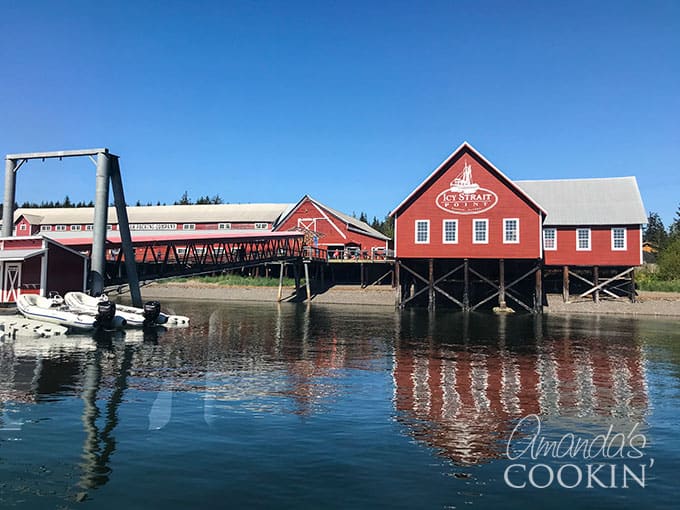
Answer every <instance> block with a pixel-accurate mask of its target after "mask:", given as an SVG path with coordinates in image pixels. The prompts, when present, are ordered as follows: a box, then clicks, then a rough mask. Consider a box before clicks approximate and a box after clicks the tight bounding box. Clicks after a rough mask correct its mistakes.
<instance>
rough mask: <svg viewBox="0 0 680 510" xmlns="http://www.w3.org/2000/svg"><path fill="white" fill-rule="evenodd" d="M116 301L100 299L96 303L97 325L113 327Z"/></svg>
mask: <svg viewBox="0 0 680 510" xmlns="http://www.w3.org/2000/svg"><path fill="white" fill-rule="evenodd" d="M115 317H116V303H114V302H112V301H100V302H99V303H98V304H97V326H99V327H100V328H104V329H113V328H114V327H115V326H116V325H115V324H114V319H115Z"/></svg>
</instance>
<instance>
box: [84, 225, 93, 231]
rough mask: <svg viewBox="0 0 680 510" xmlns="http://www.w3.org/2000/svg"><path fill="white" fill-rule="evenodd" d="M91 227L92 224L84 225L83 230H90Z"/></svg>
mask: <svg viewBox="0 0 680 510" xmlns="http://www.w3.org/2000/svg"><path fill="white" fill-rule="evenodd" d="M93 228H94V227H93V225H85V230H92V229H93Z"/></svg>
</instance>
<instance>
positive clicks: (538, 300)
mask: <svg viewBox="0 0 680 510" xmlns="http://www.w3.org/2000/svg"><path fill="white" fill-rule="evenodd" d="M534 312H535V313H543V271H542V269H541V262H540V260H539V261H538V262H537V267H536V291H535V294H534Z"/></svg>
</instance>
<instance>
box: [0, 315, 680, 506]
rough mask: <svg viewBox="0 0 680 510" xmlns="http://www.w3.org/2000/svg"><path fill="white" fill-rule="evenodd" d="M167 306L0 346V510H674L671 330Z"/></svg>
mask: <svg viewBox="0 0 680 510" xmlns="http://www.w3.org/2000/svg"><path fill="white" fill-rule="evenodd" d="M170 305H171V306H172V307H174V309H175V311H176V312H178V313H182V314H185V315H189V316H191V317H192V319H193V324H192V326H191V327H190V328H188V329H178V330H171V331H166V332H161V333H159V334H157V335H154V334H146V335H144V334H142V333H141V332H137V333H135V332H132V333H127V334H125V335H123V334H118V335H117V336H113V337H108V338H99V339H96V340H95V339H92V338H89V337H69V338H66V339H61V340H40V341H36V340H31V341H26V340H5V341H4V342H3V341H0V508H13V507H22V508H97V509H99V508H121V507H124V508H126V507H127V508H164V509H180V508H181V509H187V508H324V509H326V508H469V507H479V508H522V509H526V508H529V507H536V506H539V507H540V506H544V505H548V504H549V505H550V507H552V508H569V509H573V508H580V507H593V508H616V509H621V508H639V507H645V508H647V507H656V508H677V496H678V489H677V478H678V469H680V432H679V431H678V425H679V422H680V420H679V419H678V415H679V411H678V409H679V408H680V328H679V327H678V326H679V325H680V323H679V322H677V321H676V322H671V321H667V322H666V321H661V320H654V321H652V320H639V319H628V318H602V317H600V318H598V317H579V318H576V317H571V318H562V317H545V318H542V319H537V320H535V319H534V318H532V317H528V316H516V317H495V316H490V315H470V316H467V317H466V316H464V315H462V314H454V313H448V314H444V313H442V314H438V315H437V316H434V317H430V316H428V314H427V312H424V311H406V312H403V313H401V314H400V313H396V312H393V311H392V310H385V309H381V308H375V309H373V308H368V307H356V308H355V307H337V306H335V307H324V306H318V305H314V306H312V307H311V308H308V307H306V306H305V305H291V304H284V305H280V306H278V305H274V304H271V305H270V304H249V305H247V306H243V305H234V304H219V303H200V304H199V303H196V302H192V303H180V302H175V303H170ZM527 415H536V416H538V417H540V418H535V417H534V418H527V419H524V420H522V419H523V417H525V416H527ZM537 419H540V420H541V425H540V426H541V430H540V433H539V432H538V431H537V428H536V427H537V424H538V422H537ZM518 425H519V426H518ZM516 426H518V429H517V431H516V432H515V433H513V430H514V429H515V427H516ZM610 427H611V429H610ZM606 434H609V435H608V436H606ZM616 434H619V436H616ZM565 435H566V436H565ZM598 435H600V439H596V438H597V436H598ZM534 437H536V438H537V440H536V441H538V438H543V439H544V440H547V441H553V442H556V441H559V440H560V439H562V443H561V447H560V448H561V449H560V448H558V449H557V450H554V449H553V450H552V453H550V452H549V454H548V455H544V456H543V457H539V458H536V459H534V458H531V456H530V449H529V446H530V445H531V440H532V438H534ZM565 438H566V439H565ZM631 438H632V439H631ZM509 439H511V444H510V447H509V452H508V440H509ZM574 440H581V441H590V443H589V444H590V447H591V450H590V453H592V457H593V458H585V457H584V455H583V452H584V450H581V452H580V454H579V452H578V451H577V452H576V453H575V454H570V455H567V454H566V453H565V452H567V450H568V449H567V447H568V442H569V441H574ZM643 443H644V448H643ZM535 444H537V442H536V443H535ZM603 444H606V446H608V447H609V450H605V449H603V448H601V446H602V445H603ZM593 447H595V448H593ZM598 450H599V451H598ZM508 453H509V455H510V456H511V457H512V458H513V459H514V460H510V458H509V457H508ZM572 453H573V452H572ZM598 465H601V466H603V468H602V469H601V470H600V471H599V472H596V473H595V475H594V476H595V477H596V478H597V479H598V480H600V484H601V485H605V487H606V488H603V487H601V486H598V485H597V483H596V482H594V481H593V479H592V478H590V479H589V478H588V476H587V475H588V469H595V468H596V467H597V466H598ZM641 465H643V466H644V468H642V467H640V466H641ZM513 466H514V467H513ZM588 466H590V468H589V467H588ZM532 469H533V471H531V470H532ZM560 469H562V471H561V472H560V475H559V477H558V471H559V470H560ZM625 469H628V470H629V471H625ZM642 469H644V470H645V471H644V473H642ZM530 472H531V473H532V475H531V479H532V480H533V482H534V485H537V486H546V487H545V488H541V489H539V488H536V487H534V486H532V484H531V480H530V476H529V473H530ZM631 472H632V473H634V474H635V475H636V476H638V478H640V479H642V482H643V484H644V485H645V488H642V487H641V486H640V485H641V483H640V482H638V481H635V479H633V478H631V475H630V473H631ZM624 474H625V475H626V479H624ZM579 476H580V477H581V480H579ZM551 477H552V478H553V480H552V483H550V482H551ZM506 478H507V480H506ZM558 478H559V480H561V482H562V484H563V485H566V486H569V487H573V488H565V487H563V486H562V485H560V483H559V482H558ZM588 480H590V485H591V486H592V488H588V486H587V485H588ZM579 481H580V483H578V482H579ZM509 484H512V485H516V486H522V484H525V486H524V487H523V488H513V487H511V486H510V485H509ZM623 485H627V487H628V488H623Z"/></svg>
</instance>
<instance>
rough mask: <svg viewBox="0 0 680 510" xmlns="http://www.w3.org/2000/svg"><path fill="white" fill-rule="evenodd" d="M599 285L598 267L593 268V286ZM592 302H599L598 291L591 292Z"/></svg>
mask: <svg viewBox="0 0 680 510" xmlns="http://www.w3.org/2000/svg"><path fill="white" fill-rule="evenodd" d="M599 284H600V268H599V267H598V266H593V285H595V286H597V285H599ZM593 301H595V302H596V303H599V302H600V290H599V289H597V290H596V291H595V292H593Z"/></svg>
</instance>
